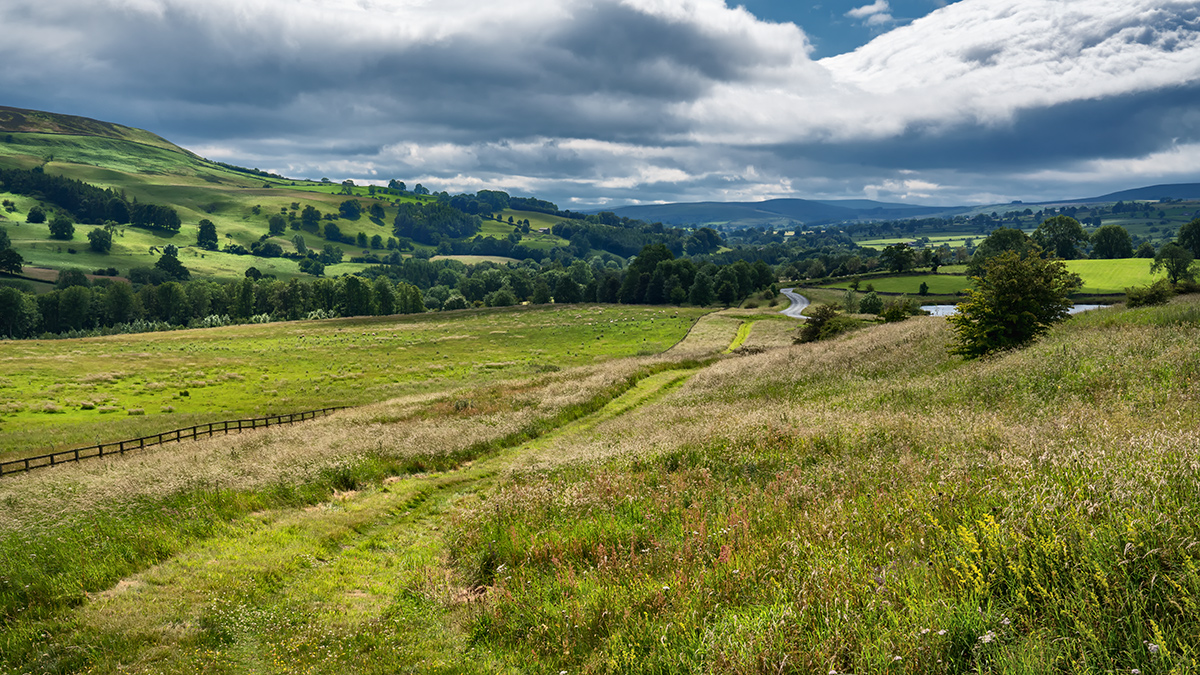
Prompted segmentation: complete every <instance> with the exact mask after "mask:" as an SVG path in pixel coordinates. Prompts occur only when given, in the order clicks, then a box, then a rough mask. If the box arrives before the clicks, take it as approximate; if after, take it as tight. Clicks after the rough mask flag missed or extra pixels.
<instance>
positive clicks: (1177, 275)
mask: <svg viewBox="0 0 1200 675" xmlns="http://www.w3.org/2000/svg"><path fill="white" fill-rule="evenodd" d="M1195 259H1196V258H1195V256H1193V255H1192V252H1191V251H1189V250H1188V249H1186V248H1184V247H1183V246H1180V245H1179V244H1176V243H1174V242H1171V243H1169V244H1163V247H1162V248H1160V249H1158V255H1156V256H1154V262H1153V263H1151V264H1150V271H1151V272H1158V271H1160V270H1162V271H1165V272H1166V273H1167V281H1170V282H1171V283H1172V284H1177V283H1179V282H1180V281H1181V280H1184V279H1187V280H1189V281H1190V280H1192V279H1193V278H1195V273H1194V272H1193V271H1192V263H1193V262H1194V261H1195Z"/></svg>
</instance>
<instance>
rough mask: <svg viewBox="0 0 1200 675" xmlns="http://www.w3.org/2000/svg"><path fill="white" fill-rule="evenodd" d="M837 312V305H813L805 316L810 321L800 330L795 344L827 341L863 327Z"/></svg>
mask: <svg viewBox="0 0 1200 675" xmlns="http://www.w3.org/2000/svg"><path fill="white" fill-rule="evenodd" d="M837 310H838V307H837V305H813V306H811V307H809V309H808V311H807V312H806V314H805V316H807V317H808V320H807V321H805V322H804V326H803V327H801V328H800V334H799V335H798V336H797V337H796V339H795V340H794V342H795V343H796V344H803V343H806V342H817V341H818V340H827V339H829V338H831V337H834V336H837V335H841V334H842V333H845V332H847V331H851V330H853V329H855V328H857V327H858V326H859V325H861V324H860V323H859V322H858V321H855V320H854V319H852V318H850V317H848V316H846V315H844V314H838V311H837Z"/></svg>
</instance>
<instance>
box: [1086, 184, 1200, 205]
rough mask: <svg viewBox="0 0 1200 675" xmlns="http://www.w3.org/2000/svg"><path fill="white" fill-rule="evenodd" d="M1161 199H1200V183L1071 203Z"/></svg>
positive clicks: (1156, 187)
mask: <svg viewBox="0 0 1200 675" xmlns="http://www.w3.org/2000/svg"><path fill="white" fill-rule="evenodd" d="M1160 199H1200V183H1173V184H1167V185H1151V186H1149V187H1141V188H1133V189H1132V190H1121V191H1120V192H1113V193H1110V194H1106V195H1103V196H1100V197H1093V198H1091V199H1072V200H1071V201H1070V203H1073V204H1082V203H1095V202H1105V203H1106V202H1122V201H1139V200H1141V201H1144V200H1153V201H1158V200H1160Z"/></svg>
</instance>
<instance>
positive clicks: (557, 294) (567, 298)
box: [554, 274, 583, 304]
mask: <svg viewBox="0 0 1200 675" xmlns="http://www.w3.org/2000/svg"><path fill="white" fill-rule="evenodd" d="M581 299H583V293H582V291H581V290H580V288H579V284H577V283H575V280H574V279H572V278H571V277H570V275H567V274H564V275H562V276H561V277H559V278H558V283H557V284H555V285H554V303H555V304H566V303H575V302H579V301H580V300H581Z"/></svg>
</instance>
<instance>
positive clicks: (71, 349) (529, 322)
mask: <svg viewBox="0 0 1200 675" xmlns="http://www.w3.org/2000/svg"><path fill="white" fill-rule="evenodd" d="M705 311H706V310H700V309H663V308H652V307H614V306H596V307H592V306H586V305H578V306H576V305H567V306H558V307H555V306H550V307H538V308H528V309H526V308H516V309H510V310H466V311H460V312H454V313H446V314H429V315H421V316H393V317H369V318H355V319H336V320H327V321H298V322H280V323H273V324H250V325H241V326H229V327H225V328H215V329H196V330H181V331H171V332H165V333H147V334H139V335H116V336H109V337H100V338H88V339H81V340H69V341H58V340H51V341H38V340H21V341H0V359H3V361H4V363H5V368H4V373H3V375H2V376H0V459H11V458H13V457H16V456H28V455H31V454H38V453H39V452H41V451H45V450H49V449H51V448H53V449H60V448H65V447H72V446H78V445H87V444H92V443H98V442H106V441H110V440H120V439H123V438H133V437H137V436H140V435H143V434H146V433H157V432H159V431H166V430H169V429H173V428H177V427H184V426H191V425H193V424H197V423H200V422H207V421H213V420H223V419H237V418H244V417H252V416H258V415H264V414H276V413H284V412H299V411H302V410H312V409H317V408H324V407H328V406H338V405H359V404H363V403H370V402H375V401H381V400H385V399H388V398H393V397H396V396H402V395H410V394H419V393H427V392H430V391H444V390H446V389H453V388H455V387H460V386H466V385H468V384H478V383H480V382H491V381H495V380H499V379H505V378H513V377H521V376H529V375H531V374H535V373H539V372H546V371H554V370H558V369H561V368H569V367H573V366H579V365H584V364H591V363H596V362H600V361H604V360H608V359H613V358H619V357H627V356H634V355H637V354H639V353H658V352H661V351H663V350H665V349H667V348H669V347H671V346H672V345H673V344H675V343H676V342H678V341H679V340H680V339H682V338H683V336H684V335H686V334H687V332H688V329H689V328H690V327H691V325H692V323H693V322H694V321H695V320H696V318H697V317H698V316H700V315H702V314H703V313H704V312H705ZM65 373H69V376H64V374H65ZM131 411H138V412H133V413H132V414H131Z"/></svg>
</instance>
